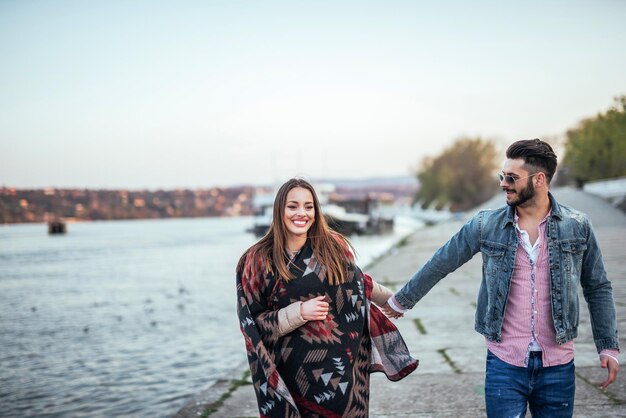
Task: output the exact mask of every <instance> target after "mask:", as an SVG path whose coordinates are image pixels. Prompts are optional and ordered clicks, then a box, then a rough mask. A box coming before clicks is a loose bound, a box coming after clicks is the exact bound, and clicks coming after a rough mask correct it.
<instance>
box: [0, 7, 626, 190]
mask: <svg viewBox="0 0 626 418" xmlns="http://www.w3.org/2000/svg"><path fill="white" fill-rule="evenodd" d="M624 22H626V2H624V1H622V0H597V1H592V0H589V1H576V0H569V1H559V0H556V1H535V0H530V1H525V2H514V1H474V2H467V1H443V2H435V1H430V2H424V1H419V0H413V1H395V0H387V1H384V2H383V1H378V2H375V1H366V0H360V1H349V0H345V1H315V2H304V1H284V2H278V1H271V0H267V1H252V0H251V1H237V0H228V1H217V0H214V1H209V0H206V1H185V0H182V1H142V0H106V1H105V0H102V1H95V0H94V1H66V0H55V1H49V0H45V1H44V0H30V1H20V0H0V187H2V186H7V187H17V188H42V187H63V188H129V189H144V188H145V189H172V188H179V187H180V188H208V187H214V186H234V185H241V184H255V185H262V184H271V183H275V182H277V181H283V180H286V179H287V178H289V177H292V176H295V175H299V176H305V177H308V178H371V177H395V176H410V175H413V174H414V173H415V170H416V169H418V168H419V165H420V162H421V161H422V160H423V158H424V157H427V156H437V155H438V154H439V153H441V152H442V151H443V150H444V149H445V148H446V147H449V146H451V145H452V143H453V142H454V141H455V140H456V139H458V138H461V137H468V136H469V137H478V136H480V137H482V138H487V139H492V140H494V141H496V143H497V144H499V146H502V147H503V148H504V147H506V145H507V144H508V143H510V142H513V141H515V140H518V139H529V138H536V137H540V138H552V139H557V140H559V139H560V140H562V138H563V137H564V134H565V132H566V131H567V130H568V129H571V128H574V127H575V126H576V125H577V124H578V122H579V121H580V120H581V119H583V118H587V117H592V116H594V115H597V114H598V113H599V112H603V111H605V110H607V109H608V108H609V107H611V106H612V105H613V104H614V98H615V97H617V96H620V95H625V94H626V49H625V45H626V25H625V24H624Z"/></svg>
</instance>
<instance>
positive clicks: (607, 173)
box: [563, 96, 626, 186]
mask: <svg viewBox="0 0 626 418" xmlns="http://www.w3.org/2000/svg"><path fill="white" fill-rule="evenodd" d="M615 102H616V103H615V106H613V107H612V108H611V109H609V110H608V111H607V112H605V113H599V114H598V115H597V116H596V117H594V118H589V119H585V120H582V121H581V122H580V123H579V125H578V126H577V127H576V128H574V129H570V130H569V131H567V134H566V142H565V157H564V158H563V166H564V169H565V172H566V174H567V176H568V177H570V178H572V179H574V180H575V181H576V183H577V184H578V185H579V186H580V185H582V184H583V183H585V182H588V181H592V180H600V179H608V178H614V177H622V176H626V96H621V97H618V98H616V99H615Z"/></svg>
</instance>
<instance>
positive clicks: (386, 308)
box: [380, 302, 404, 319]
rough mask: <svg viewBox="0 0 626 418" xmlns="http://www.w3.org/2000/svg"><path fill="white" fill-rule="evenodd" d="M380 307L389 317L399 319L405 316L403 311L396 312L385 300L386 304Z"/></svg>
mask: <svg viewBox="0 0 626 418" xmlns="http://www.w3.org/2000/svg"><path fill="white" fill-rule="evenodd" d="M380 309H381V310H382V311H383V313H384V314H385V315H387V317H388V318H394V319H398V318H402V317H403V316H404V314H403V313H400V312H396V311H395V310H394V309H393V308H392V307H391V306H389V304H388V303H387V302H385V304H384V305H383V306H381V307H380Z"/></svg>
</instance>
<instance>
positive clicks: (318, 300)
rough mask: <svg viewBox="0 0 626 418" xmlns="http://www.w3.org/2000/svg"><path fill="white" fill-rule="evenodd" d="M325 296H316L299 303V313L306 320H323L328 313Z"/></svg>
mask: <svg viewBox="0 0 626 418" xmlns="http://www.w3.org/2000/svg"><path fill="white" fill-rule="evenodd" d="M325 299H326V296H316V297H314V298H313V299H309V300H307V301H306V302H302V304H301V305H300V315H302V319H306V320H307V321H323V320H324V319H326V315H328V302H326V301H325Z"/></svg>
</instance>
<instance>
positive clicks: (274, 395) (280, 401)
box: [237, 240, 417, 418]
mask: <svg viewBox="0 0 626 418" xmlns="http://www.w3.org/2000/svg"><path fill="white" fill-rule="evenodd" d="M290 271H291V272H292V274H293V275H294V276H295V277H294V279H292V280H289V281H284V280H276V278H275V277H274V276H273V275H272V274H266V273H265V272H264V268H263V263H262V260H250V259H249V258H248V259H246V262H245V264H244V266H243V268H242V271H240V272H238V274H237V300H238V315H239V321H240V326H241V331H242V333H243V335H244V341H245V343H246V350H247V353H248V362H249V364H250V371H251V377H252V382H253V387H254V390H255V393H256V396H257V404H258V407H259V413H260V415H261V417H288V418H291V417H303V416H306V417H354V418H360V417H363V418H364V417H367V416H368V410H369V375H370V373H371V372H374V371H381V372H384V373H385V374H386V375H387V377H388V378H389V379H390V380H399V379H401V378H403V377H404V376H406V375H408V374H409V373H411V372H412V371H413V370H415V368H416V367H417V360H415V359H413V358H412V357H411V356H410V354H409V352H408V349H407V347H406V344H405V343H404V341H403V340H402V337H401V336H400V333H399V332H398V330H397V329H396V327H395V326H394V325H393V324H392V323H391V321H389V319H388V318H387V317H385V316H384V314H383V313H382V312H381V311H380V310H379V309H378V308H377V307H376V306H375V305H373V304H371V291H372V281H371V278H370V277H369V276H367V275H365V274H363V273H362V272H361V270H360V269H359V268H358V267H357V266H356V265H354V264H353V263H351V264H350V266H349V270H348V274H347V277H346V281H345V282H344V283H342V284H339V285H330V284H329V283H328V281H327V280H326V277H325V268H323V267H322V266H321V265H320V264H319V263H318V262H317V259H316V257H315V254H314V251H313V248H312V247H311V245H310V240H307V243H306V244H305V246H304V247H303V248H302V250H301V251H300V253H299V254H298V255H297V256H296V257H295V258H294V259H293V260H292V261H291V263H290ZM318 295H324V296H326V301H327V302H329V305H330V306H329V308H330V309H329V313H328V315H327V317H326V319H325V320H323V321H308V322H307V323H306V324H305V325H303V326H301V327H300V328H298V329H296V330H294V331H292V332H291V333H289V334H287V335H285V336H282V337H281V336H279V335H278V334H277V332H276V331H277V325H278V310H279V309H281V308H284V307H286V306H288V305H289V304H291V303H293V302H295V301H305V300H309V299H311V298H313V297H316V296H318Z"/></svg>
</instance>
